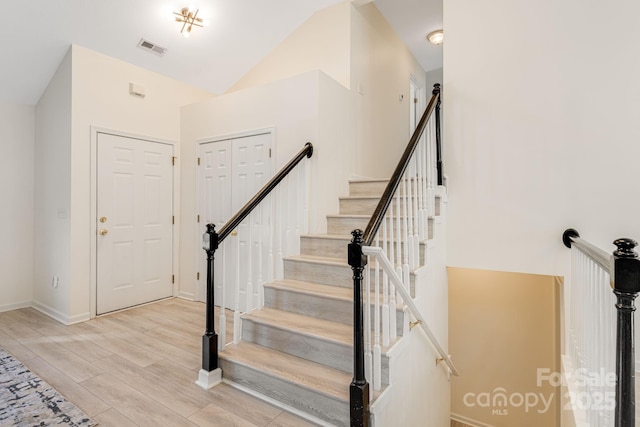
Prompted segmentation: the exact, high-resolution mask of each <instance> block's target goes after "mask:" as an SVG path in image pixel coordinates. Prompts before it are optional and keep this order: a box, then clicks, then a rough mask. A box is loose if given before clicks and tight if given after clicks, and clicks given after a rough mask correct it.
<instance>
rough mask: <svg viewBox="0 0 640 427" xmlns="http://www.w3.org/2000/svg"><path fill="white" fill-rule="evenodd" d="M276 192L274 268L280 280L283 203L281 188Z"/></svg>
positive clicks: (282, 268) (281, 272)
mask: <svg viewBox="0 0 640 427" xmlns="http://www.w3.org/2000/svg"><path fill="white" fill-rule="evenodd" d="M274 191H275V192H276V195H277V197H276V202H275V210H276V215H275V218H274V223H275V228H276V241H277V251H276V260H275V268H276V279H282V278H283V277H284V261H283V259H282V258H283V254H282V244H283V242H282V238H283V235H284V230H283V222H282V204H283V203H284V198H283V196H282V188H280V186H278V187H277V188H276V189H275V190H274Z"/></svg>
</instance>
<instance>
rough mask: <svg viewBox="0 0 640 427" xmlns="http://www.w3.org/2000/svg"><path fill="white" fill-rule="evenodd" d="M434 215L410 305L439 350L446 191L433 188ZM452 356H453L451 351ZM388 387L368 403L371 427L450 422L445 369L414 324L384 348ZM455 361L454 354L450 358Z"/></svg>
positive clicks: (444, 325) (444, 333)
mask: <svg viewBox="0 0 640 427" xmlns="http://www.w3.org/2000/svg"><path fill="white" fill-rule="evenodd" d="M439 191H440V194H441V198H440V209H439V213H440V215H439V216H438V217H436V218H435V221H434V224H435V228H436V229H435V230H434V239H433V240H432V241H430V244H429V245H428V251H429V252H428V253H429V257H428V264H427V265H426V266H424V267H422V268H421V269H420V270H418V271H417V272H416V284H415V286H416V296H415V298H414V303H415V304H416V306H417V307H418V309H419V310H420V312H421V314H422V315H423V316H424V318H425V319H426V321H427V323H428V325H429V327H430V328H431V330H432V331H433V332H434V334H435V335H436V336H437V337H438V340H439V341H440V343H441V344H442V346H443V347H444V348H445V349H448V348H449V345H448V339H447V337H448V279H447V270H446V244H445V242H446V218H445V216H446V193H445V192H444V189H443V188H440V189H439ZM454 356H455V355H454ZM387 357H388V358H389V386H388V387H387V389H386V390H385V391H384V392H383V393H382V394H381V395H380V396H379V397H378V398H377V399H376V400H375V401H374V402H373V404H372V405H371V423H370V425H371V426H374V427H390V426H397V425H402V426H423V425H428V426H434V427H448V426H449V425H450V406H451V403H450V394H451V383H450V374H449V370H448V368H447V367H446V365H444V363H437V362H436V360H437V358H438V357H439V356H438V355H437V352H436V350H435V349H434V347H433V346H432V345H431V344H430V343H429V340H428V338H427V335H426V334H425V333H424V331H423V330H422V329H421V328H420V327H419V326H416V327H414V328H413V329H411V330H410V331H407V333H406V334H405V335H404V336H403V337H402V338H401V339H400V340H399V341H398V342H397V343H396V345H395V346H393V347H392V348H391V349H390V350H389V351H388V352H387ZM453 361H454V363H455V357H453Z"/></svg>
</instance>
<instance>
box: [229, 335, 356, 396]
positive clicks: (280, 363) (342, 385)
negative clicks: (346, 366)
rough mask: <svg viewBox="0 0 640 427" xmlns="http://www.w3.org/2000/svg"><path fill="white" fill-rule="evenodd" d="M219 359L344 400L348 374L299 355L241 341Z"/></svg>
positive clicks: (348, 378) (349, 379)
mask: <svg viewBox="0 0 640 427" xmlns="http://www.w3.org/2000/svg"><path fill="white" fill-rule="evenodd" d="M220 358H221V359H224V360H227V361H229V362H233V363H237V364H240V365H243V366H246V367H249V368H252V369H255V370H257V371H260V372H262V373H265V374H268V375H271V376H274V377H277V378H280V379H282V380H285V381H288V382H290V383H293V384H297V385H298V386H300V387H304V388H306V389H309V390H312V391H314V392H317V393H321V394H324V395H327V396H329V397H332V398H335V399H338V400H341V401H344V402H348V401H349V384H350V383H351V374H348V373H346V372H342V371H339V370H337V369H332V368H328V367H326V366H324V365H320V364H318V363H315V362H311V361H309V360H306V359H302V358H300V357H296V356H291V355H290V354H286V353H282V352H280V351H277V350H272V349H270V348H267V347H262V346H260V345H256V344H252V343H249V342H246V341H241V342H240V343H239V344H230V345H227V346H226V347H225V349H224V351H222V352H220Z"/></svg>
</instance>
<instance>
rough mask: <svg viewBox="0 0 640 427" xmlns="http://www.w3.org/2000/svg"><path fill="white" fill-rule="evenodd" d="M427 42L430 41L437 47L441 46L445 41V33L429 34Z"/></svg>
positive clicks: (440, 31)
mask: <svg viewBox="0 0 640 427" xmlns="http://www.w3.org/2000/svg"><path fill="white" fill-rule="evenodd" d="M427 40H429V43H431V44H435V45H436V46H437V45H440V44H442V42H443V40H444V32H443V31H442V30H436V31H432V32H430V33H429V34H427Z"/></svg>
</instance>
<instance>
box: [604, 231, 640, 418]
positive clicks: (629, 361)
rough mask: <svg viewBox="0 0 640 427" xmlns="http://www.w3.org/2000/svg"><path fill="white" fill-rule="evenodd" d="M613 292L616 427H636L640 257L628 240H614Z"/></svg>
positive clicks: (632, 243) (632, 242) (632, 241)
mask: <svg viewBox="0 0 640 427" xmlns="http://www.w3.org/2000/svg"><path fill="white" fill-rule="evenodd" d="M613 244H614V245H616V246H617V247H618V249H617V250H615V251H614V252H613V272H612V275H611V277H612V279H613V282H614V290H613V292H614V293H615V294H616V297H617V298H618V301H617V303H616V309H617V311H618V325H617V335H616V418H615V425H616V427H635V425H636V421H635V416H636V409H635V354H634V353H635V350H634V342H633V312H634V311H635V310H636V307H635V305H634V300H635V299H636V296H637V295H638V292H640V259H639V258H638V254H637V253H636V251H634V248H635V247H636V246H637V245H638V243H637V242H636V241H634V240H631V239H618V240H616V241H615V242H613Z"/></svg>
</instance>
